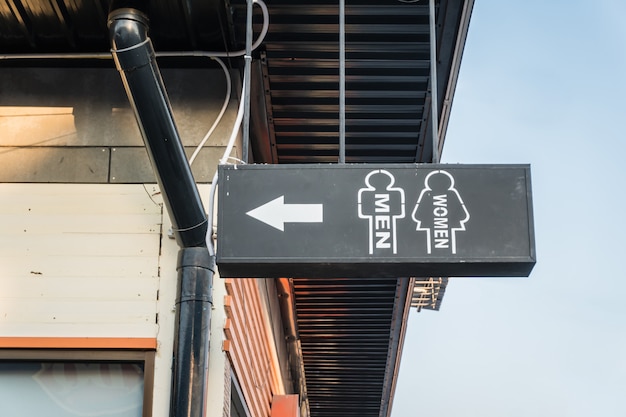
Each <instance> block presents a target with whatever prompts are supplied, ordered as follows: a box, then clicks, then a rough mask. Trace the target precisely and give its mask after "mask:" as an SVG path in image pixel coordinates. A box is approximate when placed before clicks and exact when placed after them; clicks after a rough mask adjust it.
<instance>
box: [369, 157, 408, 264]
mask: <svg viewBox="0 0 626 417" xmlns="http://www.w3.org/2000/svg"><path fill="white" fill-rule="evenodd" d="M395 182H396V179H395V177H394V176H393V175H392V174H391V173H390V172H389V171H386V170H384V169H377V170H375V171H372V172H370V173H369V174H367V176H366V177H365V185H366V187H365V188H361V189H360V190H359V194H358V205H359V218H361V219H367V220H368V223H369V242H368V245H369V254H370V255H372V254H373V253H374V250H384V251H389V250H391V252H392V253H394V254H395V253H397V250H398V244H397V237H396V221H397V220H398V219H402V218H404V190H403V189H402V188H399V187H394V186H393V185H394V183H395Z"/></svg>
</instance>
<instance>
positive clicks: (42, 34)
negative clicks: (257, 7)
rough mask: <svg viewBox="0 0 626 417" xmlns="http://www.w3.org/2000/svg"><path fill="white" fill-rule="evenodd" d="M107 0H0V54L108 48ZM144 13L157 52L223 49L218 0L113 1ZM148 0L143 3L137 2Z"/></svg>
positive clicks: (223, 18)
mask: <svg viewBox="0 0 626 417" xmlns="http://www.w3.org/2000/svg"><path fill="white" fill-rule="evenodd" d="M111 3H112V0H81V1H69V0H0V54H13V53H20V54H23V53H64V52H91V53H93V52H108V51H109V50H110V42H109V39H108V31H107V27H106V24H107V15H108V12H109V8H110V6H111ZM117 3H120V4H135V5H140V6H142V7H141V8H143V9H145V11H146V12H147V13H148V15H149V16H150V21H151V22H150V26H151V29H150V37H151V39H152V41H153V44H154V45H155V49H156V50H157V51H164V50H167V51H171V50H194V49H203V50H211V51H215V50H224V49H225V47H226V42H227V41H228V40H229V39H230V37H229V36H224V33H228V32H229V27H230V25H231V23H230V14H227V13H226V6H225V1H224V0H150V1H149V2H148V1H132V2H131V1H122V2H120V1H117V2H116V4H117ZM146 5H149V6H148V7H143V6H146Z"/></svg>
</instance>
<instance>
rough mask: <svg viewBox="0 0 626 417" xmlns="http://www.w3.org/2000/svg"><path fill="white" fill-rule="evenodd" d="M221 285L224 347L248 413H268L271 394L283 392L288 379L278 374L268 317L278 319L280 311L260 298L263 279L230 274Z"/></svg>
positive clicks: (258, 415) (254, 415)
mask: <svg viewBox="0 0 626 417" xmlns="http://www.w3.org/2000/svg"><path fill="white" fill-rule="evenodd" d="M225 285H226V293H227V295H226V297H225V300H224V308H225V310H226V321H225V323H224V334H225V336H226V342H225V344H224V346H225V351H226V352H227V353H228V357H229V359H230V362H231V363H232V366H233V369H234V371H235V373H236V375H237V376H238V379H239V383H240V384H241V389H242V391H243V394H244V397H245V400H246V403H247V404H248V408H249V410H250V414H251V417H268V416H270V415H271V407H272V399H273V397H274V396H275V395H283V394H285V393H286V388H285V385H286V384H287V383H288V382H287V381H284V380H283V378H282V373H281V368H280V362H281V361H280V359H279V356H278V350H277V348H276V342H277V338H276V336H277V335H275V334H274V332H273V327H272V325H271V322H272V321H280V312H278V311H277V310H274V311H272V309H268V308H266V303H265V301H264V299H265V298H266V297H267V296H268V295H267V293H266V292H265V291H266V289H267V287H266V283H265V282H264V280H260V279H254V278H238V279H232V278H230V279H226V281H225ZM270 296H275V293H274V294H272V295H270ZM283 340H284V339H283ZM281 342H282V341H281ZM283 343H284V342H283ZM287 389H289V390H290V388H289V387H288V388H287Z"/></svg>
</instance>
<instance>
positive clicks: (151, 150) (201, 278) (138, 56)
mask: <svg viewBox="0 0 626 417" xmlns="http://www.w3.org/2000/svg"><path fill="white" fill-rule="evenodd" d="M108 26H109V35H110V37H111V45H112V49H111V52H112V54H113V58H114V60H115V65H116V67H117V69H118V71H119V72H120V75H121V77H122V82H123V84H124V87H125V89H126V94H127V95H128V99H129V100H130V103H131V106H132V108H133V110H134V112H135V116H136V118H137V122H138V123H139V129H140V131H141V135H142V137H143V140H144V142H145V145H146V149H147V150H148V156H149V157H150V162H151V163H152V166H153V168H154V171H155V174H156V177H157V182H158V183H159V187H160V188H161V193H162V195H163V201H164V202H165V206H166V207H167V211H168V213H169V215H170V218H171V220H172V226H173V227H172V228H173V230H174V234H175V237H176V241H177V243H178V245H179V246H180V248H181V249H180V251H179V254H178V265H177V271H178V280H179V290H178V296H177V300H176V303H177V307H178V308H177V309H176V326H177V329H176V332H177V337H176V339H175V342H174V363H173V367H174V369H173V381H172V401H171V409H170V415H171V416H174V417H203V416H204V414H205V392H206V371H207V368H208V361H209V355H208V351H209V338H210V333H209V332H210V320H211V292H212V288H211V287H212V282H213V274H214V270H215V257H214V256H212V255H211V254H209V252H208V249H207V244H206V234H207V230H208V220H207V217H206V214H205V211H204V207H203V205H202V200H201V199H200V194H199V192H198V188H197V187H196V183H195V180H194V178H193V175H192V173H191V168H190V166H189V163H188V162H187V157H186V155H185V152H184V149H183V145H182V143H181V140H180V137H179V135H178V131H177V129H176V125H175V123H174V118H173V116H172V110H171V107H170V103H169V99H168V97H167V94H166V91H165V86H164V84H163V80H162V79H161V75H160V72H159V68H158V66H157V64H156V58H155V53H154V49H153V48H152V43H151V41H150V38H149V37H148V18H147V16H146V15H144V14H143V13H142V12H141V11H139V10H136V9H132V8H121V9H117V10H113V11H112V12H111V13H110V14H109V21H108Z"/></svg>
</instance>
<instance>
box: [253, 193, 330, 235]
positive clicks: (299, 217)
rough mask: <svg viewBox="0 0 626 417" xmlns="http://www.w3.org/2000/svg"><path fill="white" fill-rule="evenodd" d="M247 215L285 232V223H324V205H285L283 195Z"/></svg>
mask: <svg viewBox="0 0 626 417" xmlns="http://www.w3.org/2000/svg"><path fill="white" fill-rule="evenodd" d="M246 214H247V215H248V216H250V217H254V218H255V219H257V220H259V221H262V222H263V223H265V224H268V225H270V226H272V227H273V228H275V229H278V230H280V231H281V232H284V231H285V223H322V222H324V205H323V204H285V196H284V195H281V196H280V197H278V198H275V199H274V200H272V201H269V202H267V203H265V204H263V205H262V206H259V207H257V208H255V209H254V210H250V211H249V212H247V213H246Z"/></svg>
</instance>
